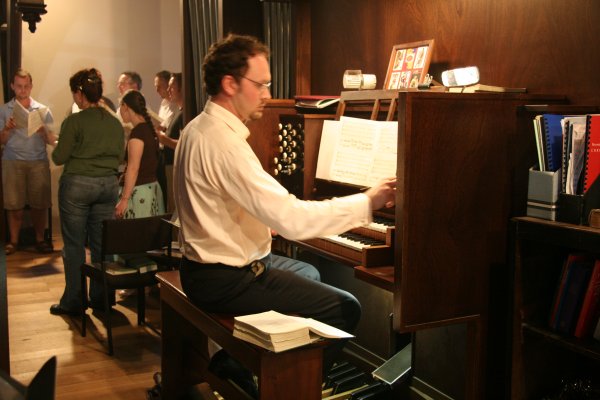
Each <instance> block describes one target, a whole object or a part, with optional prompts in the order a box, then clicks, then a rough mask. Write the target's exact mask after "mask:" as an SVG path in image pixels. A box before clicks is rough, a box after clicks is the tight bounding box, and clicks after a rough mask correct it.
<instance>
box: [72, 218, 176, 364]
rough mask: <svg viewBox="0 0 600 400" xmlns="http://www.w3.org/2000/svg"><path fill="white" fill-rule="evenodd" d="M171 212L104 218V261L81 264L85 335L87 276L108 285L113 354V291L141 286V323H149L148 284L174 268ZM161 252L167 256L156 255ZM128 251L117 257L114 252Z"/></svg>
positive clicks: (108, 329)
mask: <svg viewBox="0 0 600 400" xmlns="http://www.w3.org/2000/svg"><path fill="white" fill-rule="evenodd" d="M170 218H171V215H159V216H154V217H146V218H137V219H113V220H105V221H103V226H102V250H101V254H102V258H101V259H102V260H110V261H103V262H101V263H85V264H83V265H82V266H81V293H82V296H81V297H82V304H81V307H82V310H81V318H82V319H81V336H85V335H86V320H87V318H86V310H87V308H88V306H89V304H88V299H87V278H90V280H96V281H100V282H102V285H103V288H104V304H103V309H104V315H103V320H104V324H105V326H106V332H107V337H108V354H110V355H113V340H112V324H111V311H112V302H113V301H112V296H113V295H112V293H113V291H114V290H116V289H137V317H138V318H137V320H138V325H143V324H144V323H145V319H146V318H145V309H146V300H145V299H146V298H145V290H144V289H145V288H146V286H152V285H154V284H156V283H157V281H156V279H155V276H154V275H155V274H156V272H157V271H161V270H167V269H172V267H173V266H174V263H172V262H171V235H172V233H171V230H172V225H171V224H170V223H169V222H168V221H169V220H170ZM149 252H153V253H154V254H156V253H157V252H158V253H160V254H163V255H164V254H165V253H166V257H165V256H155V255H153V253H149ZM116 254H118V255H127V256H123V258H121V257H119V258H118V261H114V255H116Z"/></svg>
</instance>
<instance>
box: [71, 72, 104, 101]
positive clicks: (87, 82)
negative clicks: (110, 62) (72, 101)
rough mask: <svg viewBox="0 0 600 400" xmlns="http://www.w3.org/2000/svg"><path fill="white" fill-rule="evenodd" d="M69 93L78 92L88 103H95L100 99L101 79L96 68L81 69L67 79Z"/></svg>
mask: <svg viewBox="0 0 600 400" xmlns="http://www.w3.org/2000/svg"><path fill="white" fill-rule="evenodd" d="M69 86H70V87H71V92H73V93H75V92H77V91H78V90H79V91H81V93H83V95H84V96H85V98H86V99H87V100H88V101H89V102H90V103H97V102H98V101H100V99H101V98H102V77H101V76H100V73H99V72H98V70H97V69H96V68H90V69H82V70H81V71H79V72H76V73H75V74H74V75H73V76H72V77H71V78H70V79H69Z"/></svg>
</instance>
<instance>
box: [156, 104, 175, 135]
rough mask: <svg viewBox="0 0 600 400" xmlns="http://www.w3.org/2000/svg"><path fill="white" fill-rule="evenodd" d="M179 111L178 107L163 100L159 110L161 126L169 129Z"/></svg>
mask: <svg viewBox="0 0 600 400" xmlns="http://www.w3.org/2000/svg"><path fill="white" fill-rule="evenodd" d="M176 111H177V105H176V104H174V103H171V102H170V101H169V100H168V99H162V100H161V102H160V107H159V108H158V116H159V117H160V119H161V121H162V122H161V123H160V126H162V127H164V128H168V127H169V125H170V124H171V121H173V117H174V116H175V112H176Z"/></svg>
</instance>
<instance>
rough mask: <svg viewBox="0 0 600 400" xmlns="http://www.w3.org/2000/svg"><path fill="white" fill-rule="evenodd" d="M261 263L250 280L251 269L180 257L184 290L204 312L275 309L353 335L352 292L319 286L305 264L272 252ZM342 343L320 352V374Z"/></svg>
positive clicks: (356, 313)
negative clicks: (313, 320)
mask: <svg viewBox="0 0 600 400" xmlns="http://www.w3.org/2000/svg"><path fill="white" fill-rule="evenodd" d="M263 262H264V264H265V266H266V268H265V270H264V272H263V273H261V274H260V275H258V276H255V275H254V272H252V269H251V268H250V267H243V268H234V267H230V266H227V265H223V264H199V263H196V262H194V261H190V260H188V259H186V258H183V260H182V263H181V269H180V275H181V284H182V287H183V291H184V292H185V293H186V295H187V296H188V298H189V299H190V300H191V301H192V303H194V304H195V305H197V306H198V307H200V308H202V309H203V310H206V311H208V312H218V313H226V314H237V315H244V314H254V313H259V312H263V311H269V310H275V311H278V312H280V313H283V314H295V315H299V316H301V317H306V318H313V319H316V320H318V321H321V322H324V323H326V324H329V325H331V326H334V327H336V328H338V329H341V330H344V331H346V332H349V333H353V332H354V329H355V328H356V325H357V324H358V321H359V319H360V313H361V307H360V303H359V302H358V300H357V299H356V298H355V297H354V296H353V295H352V294H350V293H348V292H346V291H344V290H341V289H338V288H336V287H333V286H330V285H327V284H325V283H322V282H320V281H319V275H318V271H317V270H316V268H314V267H313V266H312V265H310V264H306V263H303V262H301V261H297V260H293V259H290V258H286V257H282V256H277V255H273V254H271V255H269V256H267V257H265V259H263ZM315 274H316V275H315ZM346 341H347V340H342V339H336V340H334V341H332V344H331V345H330V346H329V347H328V348H326V349H325V350H324V352H323V374H324V375H325V374H326V373H327V371H328V369H329V367H331V365H332V364H333V362H334V361H335V357H336V356H337V355H338V354H339V352H340V351H341V350H342V348H343V346H344V345H345V344H346Z"/></svg>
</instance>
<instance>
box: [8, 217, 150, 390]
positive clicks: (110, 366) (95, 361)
mask: <svg viewBox="0 0 600 400" xmlns="http://www.w3.org/2000/svg"><path fill="white" fill-rule="evenodd" d="M53 226H54V227H57V228H55V229H54V231H55V232H54V233H53V244H54V248H55V252H54V253H52V254H49V255H40V254H38V253H36V252H35V250H34V249H33V248H30V249H27V248H26V249H22V250H20V251H17V252H16V253H14V254H12V255H9V256H7V257H6V264H7V285H8V320H9V336H10V338H9V344H10V368H11V375H12V376H13V377H14V378H15V379H17V380H18V381H20V382H22V383H24V384H28V383H29V381H30V380H31V379H32V378H33V376H34V375H35V373H36V372H37V371H38V369H39V368H40V367H41V366H42V365H43V363H44V362H45V361H46V360H47V359H48V358H50V357H51V356H53V355H56V356H57V361H58V369H57V379H56V385H57V386H56V399H57V400H71V399H73V400H75V399H77V400H79V399H145V398H146V389H148V388H150V387H152V386H153V385H154V380H153V378H152V376H153V374H154V373H155V372H156V371H159V370H160V337H159V336H158V335H157V334H156V333H155V332H153V331H152V330H151V329H149V328H148V327H140V326H138V325H137V320H136V313H135V307H136V306H135V304H136V303H135V298H128V299H124V300H120V299H119V298H117V306H116V307H115V310H116V312H115V313H114V314H113V343H114V346H115V355H114V356H112V357H111V356H109V355H108V354H107V353H106V333H105V332H106V331H105V329H104V325H103V323H102V321H101V320H100V319H98V316H97V315H92V314H91V312H90V311H91V310H88V318H89V321H91V323H88V328H89V330H88V335H87V336H86V337H81V334H80V327H81V322H80V319H79V318H78V317H77V318H73V317H67V316H54V315H51V314H50V313H49V308H50V305H51V304H53V303H57V302H58V299H59V298H60V296H61V295H62V292H63V289H64V274H63V263H62V258H61V253H60V250H61V249H62V240H61V238H60V232H59V230H60V229H59V228H58V227H59V221H58V220H56V221H54V224H53ZM146 307H147V308H146V315H147V320H148V321H149V322H150V324H152V326H157V327H158V326H159V325H160V321H159V310H158V295H154V294H151V295H149V296H147V306H146Z"/></svg>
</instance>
